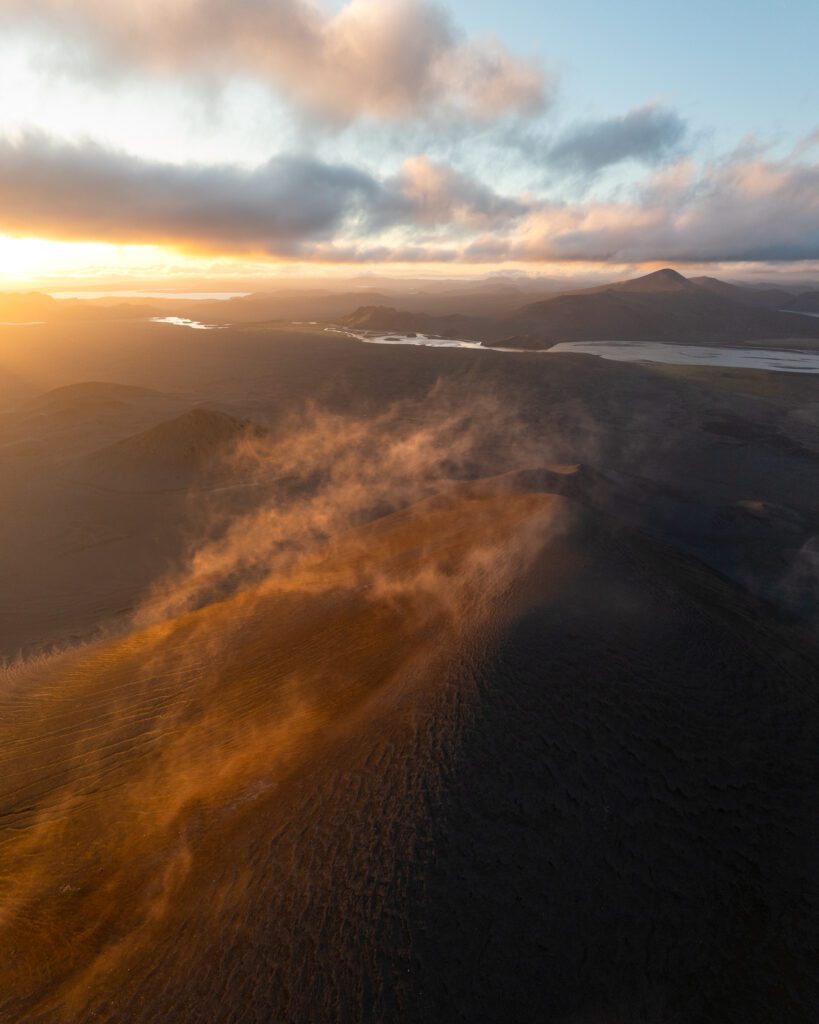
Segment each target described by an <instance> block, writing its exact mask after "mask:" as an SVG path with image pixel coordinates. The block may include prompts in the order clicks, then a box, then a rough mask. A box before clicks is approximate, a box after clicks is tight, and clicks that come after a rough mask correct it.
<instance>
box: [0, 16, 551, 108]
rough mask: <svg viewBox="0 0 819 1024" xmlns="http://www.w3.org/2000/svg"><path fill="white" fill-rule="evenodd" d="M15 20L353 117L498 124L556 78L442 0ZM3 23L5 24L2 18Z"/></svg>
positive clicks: (114, 55) (93, 49)
mask: <svg viewBox="0 0 819 1024" xmlns="http://www.w3.org/2000/svg"><path fill="white" fill-rule="evenodd" d="M0 18H3V20H4V21H5V24H6V25H7V26H9V27H15V26H17V25H20V24H22V25H28V26H34V27H35V28H40V29H41V30H42V29H43V28H45V29H46V30H47V31H48V30H50V31H51V32H52V33H54V34H55V35H56V37H57V40H58V43H59V44H60V45H63V46H65V47H66V48H67V49H70V48H71V47H72V46H73V47H74V48H76V47H77V46H78V45H79V46H82V47H85V51H84V52H85V55H86V57H87V58H88V59H87V61H86V70H88V63H89V61H90V63H91V65H93V64H94V62H95V61H96V62H98V63H99V62H101V63H102V64H103V65H107V66H108V68H118V69H135V70H142V71H148V72H156V73H171V74H191V75H195V76H205V77H207V78H209V79H217V80H224V79H226V78H228V77H230V76H235V75H245V76H247V75H249V76H252V77H253V78H255V79H256V80H258V81H261V82H263V83H266V84H267V85H269V86H270V87H271V88H273V89H274V90H276V91H277V93H279V94H281V95H282V96H284V97H285V98H286V99H289V100H290V101H292V102H293V103H295V104H296V105H297V106H299V107H301V108H302V109H306V110H308V111H310V112H312V113H314V114H316V115H319V116H322V117H325V118H330V119H333V120H338V121H341V122H345V121H349V120H351V119H354V118H357V117H360V116H366V117H373V118H377V119H387V120H391V119H405V118H415V117H419V116H422V117H426V116H427V115H428V114H429V112H430V110H431V109H432V107H433V106H434V108H435V109H436V110H437V111H438V112H439V113H446V112H449V113H454V114H460V115H463V116H467V117H470V118H476V119H478V120H491V119H493V118H496V117H499V116H501V115H503V114H506V113H510V112H511V113H524V114H530V113H532V112H535V111H538V110H540V109H542V108H543V107H544V106H545V105H546V104H547V103H548V100H549V96H550V92H551V82H550V80H549V79H548V76H546V75H545V74H544V72H543V70H542V69H541V68H540V67H539V66H538V64H537V63H536V62H533V61H530V60H524V59H522V58H520V57H517V56H515V55H513V54H511V53H510V52H509V51H508V50H507V49H506V48H505V47H504V46H503V45H502V44H501V43H500V42H499V41H497V40H496V39H494V38H485V39H469V38H464V37H463V36H462V34H461V33H459V31H458V30H457V29H456V27H455V26H454V24H453V23H452V22H451V20H450V18H449V16H448V15H447V13H446V11H445V10H444V8H443V7H441V6H439V5H438V4H436V3H434V2H432V0H349V2H348V3H346V4H345V5H343V6H342V7H341V8H340V9H339V10H338V11H337V12H335V13H330V12H329V11H327V10H324V9H322V8H321V7H319V6H318V5H317V4H315V3H311V2H309V0H255V2H247V0H245V2H231V0H184V2H176V3H171V4H168V3H165V2H162V0H120V2H117V3H110V2H108V0H5V2H4V4H3V5H2V9H1V10H0ZM0 23H2V22H0Z"/></svg>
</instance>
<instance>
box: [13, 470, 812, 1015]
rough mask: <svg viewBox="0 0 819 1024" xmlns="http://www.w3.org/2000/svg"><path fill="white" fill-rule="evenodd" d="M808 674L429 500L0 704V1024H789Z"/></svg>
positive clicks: (501, 498) (555, 537)
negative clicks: (267, 582) (268, 581)
mask: <svg viewBox="0 0 819 1024" xmlns="http://www.w3.org/2000/svg"><path fill="white" fill-rule="evenodd" d="M544 479H546V478H544ZM530 482H531V481H530ZM816 678H817V663H816V661H815V656H814V654H813V653H812V652H811V651H809V650H808V649H807V648H805V647H804V646H803V645H802V643H801V641H800V640H799V639H798V638H797V637H796V636H795V635H792V634H789V633H787V632H785V631H783V630H782V629H781V628H780V627H778V626H775V625H772V624H771V623H770V621H768V620H767V619H766V617H765V615H764V614H763V613H762V612H761V610H760V609H758V608H756V607H755V606H754V605H752V604H751V603H749V602H748V601H747V600H745V599H744V598H742V597H741V596H740V595H739V594H738V593H737V592H736V591H734V590H733V589H732V588H731V587H729V586H728V585H726V584H725V583H723V582H722V581H721V580H720V579H718V578H717V577H715V576H713V575H712V574H710V573H709V572H708V571H706V570H705V569H704V568H703V567H702V566H700V565H699V564H697V563H694V562H690V561H688V560H685V559H682V558H680V557H677V556H673V555H671V554H669V553H667V552H666V551H664V550H663V549H661V548H657V547H655V546H654V545H652V544H651V543H650V542H648V541H647V540H646V539H645V538H643V537H641V536H640V535H638V534H635V533H631V532H623V531H619V532H618V531H614V530H612V528H611V527H610V526H609V525H608V523H607V520H606V519H605V518H604V517H597V516H595V515H592V514H591V513H588V512H581V511H580V510H579V509H577V508H574V507H572V505H571V504H570V503H569V502H567V501H566V500H564V499H560V498H553V497H549V496H546V495H538V494H531V493H530V494H520V493H517V494H516V493H515V492H514V482H513V484H511V485H507V487H506V488H505V489H501V490H500V492H499V493H498V495H497V496H493V494H492V487H488V488H486V491H485V493H484V494H483V496H481V495H480V494H478V493H477V492H476V490H475V488H474V486H473V487H471V488H465V489H464V490H463V492H462V493H461V492H459V491H458V489H455V490H453V491H452V493H451V494H450V495H449V497H447V498H446V499H443V498H441V499H432V500H428V501H425V502H422V503H421V504H419V505H417V506H415V507H413V508H412V509H411V510H409V511H405V512H403V513H399V514H396V515H394V516H391V517H388V518H386V519H384V520H381V521H379V522H378V523H376V524H371V525H370V526H369V527H367V528H366V529H365V530H362V531H359V532H357V533H353V534H350V535H349V536H348V537H347V538H346V539H345V540H343V541H341V542H339V544H338V545H337V546H336V547H334V548H333V549H332V550H330V551H329V552H327V553H325V554H320V555H316V556H315V558H313V559H311V560H309V561H307V562H306V563H304V564H302V565H301V566H300V567H299V569H298V571H294V572H293V573H291V574H289V575H285V576H282V577H280V578H278V579H277V580H276V581H275V583H274V584H273V585H272V586H269V587H267V588H263V589H262V590H253V591H247V592H246V593H245V594H243V595H239V596H237V597H235V598H233V599H231V600H229V601H226V602H223V603H221V604H216V605H213V606H210V607H207V608H204V609H202V610H201V611H199V612H196V613H193V614H190V615H187V616H184V617H182V618H180V619H177V620H174V621H172V622H170V623H167V624H165V625H160V626H156V627H153V628H151V629H148V630H146V631H144V632H141V633H136V634H134V635H133V636H131V637H128V638H126V639H124V640H122V641H118V642H114V643H111V644H109V645H107V646H99V647H95V648H90V649H88V650H87V651H85V652H79V653H77V654H75V655H69V656H64V657H63V658H62V660H58V661H54V662H50V663H44V664H43V665H41V666H35V667H33V668H31V669H29V670H27V674H25V675H17V676H12V677H11V678H9V679H8V680H7V681H6V684H5V687H4V690H3V697H2V701H3V708H2V711H3V714H2V716H1V717H0V722H1V723H2V724H0V780H2V783H0V785H1V786H2V809H1V810H0V813H2V817H1V818H0V822H2V828H3V831H2V833H0V880H2V881H1V882H0V884H2V887H3V888H2V901H0V906H2V910H3V915H2V918H0V944H1V945H2V948H3V949H4V950H5V951H7V952H6V955H5V956H4V958H3V959H2V961H0V1017H2V1019H4V1020H10V1021H14V1022H15V1024H23V1022H26V1024H35V1022H36V1024H46V1022H48V1024H76V1022H78V1021H90V1020H95V1021H100V1022H109V1024H115V1022H116V1024H126V1022H127V1024H149V1022H151V1024H160V1022H161V1024H174V1022H178V1024H183V1022H184V1024H194V1022H196V1024H199V1022H201V1024H205V1022H207V1024H228V1022H236V1024H239V1022H243V1024H245V1022H259V1024H261V1022H269V1021H281V1022H303V1024H324V1022H327V1024H330V1022H336V1021H361V1022H373V1024H375V1022H378V1024H389V1022H395V1024H398V1022H419V1024H420V1022H441V1024H450V1022H453V1021H469V1022H484V1021H486V1022H489V1021H492V1022H496V1021H497V1022H501V1021H503V1022H506V1021H535V1020H548V1021H554V1022H566V1024H569V1022H572V1024H576V1022H580V1021H583V1022H589V1024H598V1022H599V1024H603V1022H605V1024H635V1022H646V1024H670V1022H684V1024H705V1022H714V1024H754V1022H758V1024H770V1022H771V1021H779V1020H781V1021H788V1022H789V1024H802V1022H804V1024H808V1022H811V1024H812V1022H813V1020H814V1019H815V1018H814V1010H815V1006H816V1000H817V997H819V992H817V989H816V979H815V977H814V976H812V970H813V967H814V964H813V963H812V956H811V951H812V950H815V948H816V941H817V931H816V916H815V910H816V906H815V904H814V903H813V902H812V889H811V884H810V880H811V875H812V873H813V866H814V863H813V852H814V847H813V838H814V833H813V831H812V828H811V824H810V818H811V815H812V814H813V813H814V810H815V807H816V801H815V795H816V791H815V786H816V764H815V753H816V744H815V737H816V726H817V695H816V690H815V684H816Z"/></svg>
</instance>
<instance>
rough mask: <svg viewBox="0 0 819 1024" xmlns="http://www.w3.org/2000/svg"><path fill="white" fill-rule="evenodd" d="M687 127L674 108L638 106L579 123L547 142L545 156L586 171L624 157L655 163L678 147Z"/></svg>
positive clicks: (564, 166)
mask: <svg viewBox="0 0 819 1024" xmlns="http://www.w3.org/2000/svg"><path fill="white" fill-rule="evenodd" d="M686 130H687V127H686V123H685V121H684V120H683V119H682V118H681V117H680V116H679V114H677V113H676V112H675V111H673V110H668V109H666V108H665V107H659V106H647V107H639V108H637V109H635V110H629V111H628V113H626V114H624V115H622V116H621V117H611V118H607V119H604V120H601V121H591V122H588V123H586V124H581V125H578V126H577V127H575V128H573V129H571V130H569V131H568V132H566V134H565V135H563V136H562V138H560V139H558V141H557V142H556V143H554V144H553V145H552V146H550V147H549V148H548V150H547V154H546V156H547V159H548V161H549V162H550V163H551V164H552V165H553V166H555V167H558V168H561V169H566V170H569V171H580V172H582V173H586V174H588V173H594V172H595V171H599V170H601V169H602V168H604V167H609V166H611V165H612V164H618V163H622V162H623V161H626V160H636V161H639V162H640V163H645V164H657V163H660V162H661V161H662V160H664V159H665V158H667V157H668V156H669V155H670V154H672V153H673V152H674V151H675V150H677V148H678V147H679V145H680V143H681V142H682V141H683V139H684V137H685V134H686Z"/></svg>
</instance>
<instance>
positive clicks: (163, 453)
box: [77, 408, 262, 491]
mask: <svg viewBox="0 0 819 1024" xmlns="http://www.w3.org/2000/svg"><path fill="white" fill-rule="evenodd" d="M261 433H262V430H261V428H260V427H258V426H256V424H253V423H250V422H248V421H247V420H241V419H237V418H236V417H235V416H228V415H226V414H225V413H223V412H218V411H217V410H215V409H204V408H194V409H189V410H188V411H187V412H184V413H182V414H181V415H179V416H176V417H174V418H173V419H171V420H166V421H164V422H162V423H159V424H157V425H156V426H154V427H151V428H150V430H147V431H145V432H144V433H141V434H137V435H134V436H133V437H127V438H124V439H123V440H121V441H117V442H116V443H115V444H113V445H110V446H108V447H106V448H103V449H101V450H100V451H97V452H94V453H93V454H91V455H89V456H88V457H87V458H86V459H85V460H84V461H83V463H82V464H81V466H80V468H79V470H78V471H77V472H78V473H79V475H80V477H81V478H82V479H84V480H88V481H91V482H93V483H95V484H97V485H100V486H106V487H112V488H115V489H117V490H124V491H144V490H147V491H150V490H175V489H180V488H185V487H193V486H203V485H207V484H213V483H216V482H224V481H226V480H228V479H230V470H231V469H232V466H231V464H230V461H229V456H230V455H231V454H232V452H233V451H234V450H235V448H236V446H237V445H239V444H240V443H241V441H242V440H243V439H246V438H252V437H254V436H259V435H260V434H261Z"/></svg>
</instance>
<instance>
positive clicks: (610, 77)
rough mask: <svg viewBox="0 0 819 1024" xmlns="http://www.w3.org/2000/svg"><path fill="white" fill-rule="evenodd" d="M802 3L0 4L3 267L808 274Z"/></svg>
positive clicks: (813, 152)
mask: <svg viewBox="0 0 819 1024" xmlns="http://www.w3.org/2000/svg"><path fill="white" fill-rule="evenodd" d="M817 37H819V4H817V3H816V2H815V0H792V2H787V0H784V2H780V3H778V4H776V5H774V4H771V3H770V2H764V3H763V2H761V0H741V2H740V0H720V2H719V3H714V2H713V0H711V2H710V3H705V2H703V0H689V2H686V3H681V4H676V5H668V4H658V3H649V2H646V0H623V2H621V3H613V2H611V0H574V2H572V3H571V4H567V3H560V4H558V3H544V2H534V0H503V2H500V0H451V2H449V3H437V2H434V0H324V2H321V0H161V2H160V0H118V2H117V3H111V2H110V0H0V95H2V96H3V98H4V103H3V104H2V106H0V287H2V288H7V289H8V288H19V287H23V286H25V287H27V286H37V287H41V286H42V287H45V286H60V287H65V286H66V285H69V284H72V283H76V284H78V285H80V286H82V285H87V286H88V287H99V286H100V285H101V284H107V283H110V284H115V283H116V284H134V285H135V286H138V285H139V284H140V283H142V282H145V281H148V280H152V281H156V280H160V279H162V280H167V281H169V282H172V281H174V280H178V281H182V280H184V281H185V282H186V283H188V282H190V281H195V280H201V281H210V282H215V281H218V282H230V281H231V280H237V281H238V280H243V281H244V280H250V279H252V280H262V279H265V278H267V277H287V276H288V275H304V274H316V275H333V274H336V275H338V274H342V273H343V274H350V273H355V272H359V271H360V272H365V273H368V272H373V271H374V270H378V271H379V272H389V273H395V274H405V275H407V274H408V275H444V276H451V277H461V276H471V275H481V274H487V273H497V272H514V273H528V274H546V275H560V276H567V277H571V276H572V275H575V274H577V273H583V274H588V273H589V272H593V271H599V272H603V273H608V272H610V273H617V272H620V271H624V270H631V269H635V268H641V267H646V268H653V267H655V266H657V265H673V266H676V267H678V269H681V270H683V272H686V268H691V269H696V270H697V272H702V271H703V270H705V272H715V273H719V274H722V275H723V276H731V277H735V278H736V277H748V278H754V277H756V278H757V279H760V280H762V279H770V278H775V277H776V278H783V277H793V278H794V279H800V280H802V279H805V280H807V279H810V278H812V277H816V276H819V61H817V60H816V59H815V53H814V48H815V40H816V38H817Z"/></svg>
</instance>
